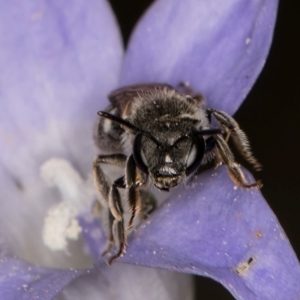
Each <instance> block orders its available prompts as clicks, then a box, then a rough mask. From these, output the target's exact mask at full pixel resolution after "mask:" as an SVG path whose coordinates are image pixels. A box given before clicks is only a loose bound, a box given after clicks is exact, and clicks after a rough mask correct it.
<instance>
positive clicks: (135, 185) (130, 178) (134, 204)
mask: <svg viewBox="0 0 300 300" xmlns="http://www.w3.org/2000/svg"><path fill="white" fill-rule="evenodd" d="M125 184H126V187H127V188H128V203H129V207H130V211H131V218H130V220H129V223H128V227H129V228H130V227H132V224H133V221H134V218H135V217H136V215H137V214H138V213H139V212H140V210H141V193H140V190H139V187H141V186H142V185H143V184H144V179H143V176H142V174H141V173H140V171H139V170H138V169H137V167H136V164H135V161H134V159H133V155H130V156H129V157H128V160H127V162H126V171H125Z"/></svg>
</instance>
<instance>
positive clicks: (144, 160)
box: [133, 133, 205, 190]
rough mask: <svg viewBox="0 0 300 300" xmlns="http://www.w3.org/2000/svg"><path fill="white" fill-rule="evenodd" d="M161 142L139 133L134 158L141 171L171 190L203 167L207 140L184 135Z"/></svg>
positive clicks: (159, 185) (154, 181) (163, 188)
mask: <svg viewBox="0 0 300 300" xmlns="http://www.w3.org/2000/svg"><path fill="white" fill-rule="evenodd" d="M168 141H172V138H169V139H165V142H160V141H158V140H157V139H155V138H154V137H153V136H151V135H147V134H145V133H139V134H138V135H137V137H136V139H135V143H134V151H133V154H134V159H135V161H136V164H137V166H138V167H139V168H140V169H141V171H143V172H145V173H147V174H149V178H150V180H151V181H152V182H153V184H154V185H155V186H156V187H157V188H158V189H160V190H169V189H170V188H173V187H175V186H177V185H178V184H180V183H181V182H182V181H183V180H184V179H185V178H186V176H187V175H189V174H190V173H191V172H193V171H194V170H195V169H196V168H197V167H199V165H200V163H201V160H202V157H203V155H204V150H205V145H204V139H203V137H200V138H193V137H190V136H181V137H179V138H178V139H176V140H175V141H174V142H172V143H171V142H168Z"/></svg>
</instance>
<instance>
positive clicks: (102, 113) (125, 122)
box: [98, 111, 141, 132]
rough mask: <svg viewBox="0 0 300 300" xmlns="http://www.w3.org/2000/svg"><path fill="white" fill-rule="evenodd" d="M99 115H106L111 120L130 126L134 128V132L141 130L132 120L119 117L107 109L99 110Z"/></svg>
mask: <svg viewBox="0 0 300 300" xmlns="http://www.w3.org/2000/svg"><path fill="white" fill-rule="evenodd" d="M98 115H99V116H100V117H104V118H107V119H110V120H112V121H114V122H116V123H119V124H121V125H123V126H125V127H127V128H129V129H131V130H134V132H138V131H141V130H140V129H139V128H138V127H136V126H135V125H133V124H131V123H130V122H128V121H126V120H124V119H122V118H120V117H117V116H115V115H112V114H110V113H107V112H105V111H98Z"/></svg>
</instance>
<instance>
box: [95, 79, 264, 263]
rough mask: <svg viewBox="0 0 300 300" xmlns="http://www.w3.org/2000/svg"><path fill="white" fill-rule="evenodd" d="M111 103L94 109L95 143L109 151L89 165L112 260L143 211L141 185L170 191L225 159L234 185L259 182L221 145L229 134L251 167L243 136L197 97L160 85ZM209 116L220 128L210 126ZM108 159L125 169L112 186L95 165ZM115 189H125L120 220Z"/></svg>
mask: <svg viewBox="0 0 300 300" xmlns="http://www.w3.org/2000/svg"><path fill="white" fill-rule="evenodd" d="M108 98H109V100H110V102H111V105H110V107H109V108H108V109H107V110H106V111H100V112H98V114H99V116H100V117H101V118H100V119H99V122H98V124H97V129H96V134H95V140H96V143H97V145H98V146H99V147H100V149H101V150H102V151H103V152H105V153H109V154H105V155H98V156H96V158H95V160H94V164H93V172H94V179H95V182H96V186H97V189H98V190H99V192H100V194H101V195H102V197H103V199H104V200H105V203H106V205H107V207H108V208H109V209H108V213H109V218H108V219H109V228H110V229H109V234H108V242H109V243H108V247H107V250H106V251H105V254H106V253H109V252H110V251H111V249H112V247H113V246H114V244H115V240H118V241H119V249H118V252H117V253H116V254H115V255H114V256H111V257H110V259H109V261H108V263H109V264H111V263H112V262H113V261H114V260H115V259H116V258H118V257H120V256H121V255H122V254H123V253H124V252H125V249H126V231H127V229H128V228H129V227H131V226H132V223H133V220H134V218H135V216H136V215H137V214H138V213H142V211H143V209H144V208H145V203H144V202H145V201H146V200H145V199H146V198H149V197H146V196H145V193H143V189H142V188H143V187H145V185H146V184H147V183H152V184H153V185H154V186H155V187H156V188H157V189H159V190H163V191H169V189H171V188H174V187H176V186H178V185H179V184H180V183H181V182H183V181H185V180H186V179H187V178H188V177H190V176H191V175H192V174H194V173H195V172H196V171H198V170H199V168H201V167H202V166H204V165H206V164H207V163H209V162H211V161H213V162H214V163H215V165H216V166H218V165H220V164H222V163H224V164H225V165H226V166H227V168H228V172H229V175H230V177H231V179H232V180H233V182H234V183H235V184H236V185H238V186H241V187H243V188H251V187H258V188H259V187H260V186H261V183H260V181H257V182H254V183H248V182H247V180H246V178H245V176H244V174H243V172H242V170H241V168H240V167H239V165H238V164H237V163H236V162H235V160H234V156H233V154H232V152H231V150H230V148H229V146H228V144H227V142H228V140H229V138H231V140H232V142H233V144H234V145H235V146H236V148H237V150H238V151H239V153H240V154H241V155H242V156H243V157H244V159H245V160H246V161H248V162H249V163H250V164H252V165H253V167H254V168H255V169H259V168H260V164H259V163H258V162H257V160H256V159H255V158H254V157H253V155H252V153H251V150H250V146H249V142H248V139H247V137H246V135H245V133H244V132H243V131H242V130H241V129H240V128H239V125H238V124H237V123H236V121H235V120H234V119H233V118H231V117H230V116H229V115H227V114H226V113H225V112H222V111H218V110H215V109H211V108H209V109H205V108H204V101H203V97H201V96H200V95H197V96H191V95H186V94H183V93H180V92H179V91H177V90H176V89H174V88H173V87H171V86H170V85H166V84H144V85H134V86H128V87H124V88H120V89H118V90H115V91H113V92H112V93H111V94H110V95H109V96H108ZM212 118H214V119H215V121H216V123H217V125H218V126H214V127H213V126H212V123H213V122H212ZM102 164H110V165H113V166H117V167H121V168H123V169H124V176H122V177H120V178H117V179H116V180H114V181H113V182H112V183H110V182H109V180H108V178H107V176H106V175H105V174H104V172H103V171H102V169H101V165H102ZM119 189H125V191H126V194H127V195H126V196H127V197H126V198H127V200H128V204H129V207H130V211H131V218H130V220H129V223H128V225H126V224H124V209H123V205H122V200H121V197H120V193H119Z"/></svg>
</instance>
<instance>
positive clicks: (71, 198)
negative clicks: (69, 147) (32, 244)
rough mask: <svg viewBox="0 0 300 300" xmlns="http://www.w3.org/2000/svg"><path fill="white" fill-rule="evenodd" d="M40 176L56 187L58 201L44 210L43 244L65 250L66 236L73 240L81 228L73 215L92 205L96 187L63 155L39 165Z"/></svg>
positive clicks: (66, 244)
mask: <svg viewBox="0 0 300 300" xmlns="http://www.w3.org/2000/svg"><path fill="white" fill-rule="evenodd" d="M41 176H42V177H43V178H44V180H45V181H46V182H47V183H48V184H49V185H50V186H54V187H56V188H58V190H59V192H60V194H61V202H60V203H58V204H56V205H54V206H53V207H51V208H50V209H49V211H48V212H47V216H46V217H45V221H44V228H43V241H44V244H45V245H46V246H47V247H48V248H50V249H51V250H65V251H66V250H67V246H68V242H67V239H73V240H76V239H78V237H79V234H80V232H81V231H82V228H81V227H80V225H79V223H78V221H77V219H76V217H77V216H78V214H79V213H80V212H83V211H85V210H87V209H89V207H90V206H91V203H92V201H93V200H94V199H95V191H94V189H93V186H92V184H91V183H90V181H88V182H85V181H84V180H83V179H82V178H81V176H80V175H79V173H78V172H77V171H76V170H75V169H74V168H73V166H72V165H71V164H70V163H69V162H68V161H67V160H64V159H60V158H52V159H50V160H48V161H46V162H45V163H44V164H43V165H42V166H41Z"/></svg>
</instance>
